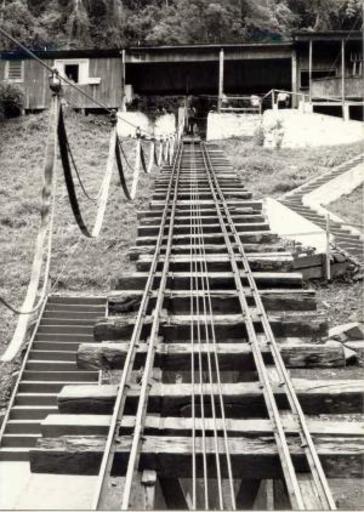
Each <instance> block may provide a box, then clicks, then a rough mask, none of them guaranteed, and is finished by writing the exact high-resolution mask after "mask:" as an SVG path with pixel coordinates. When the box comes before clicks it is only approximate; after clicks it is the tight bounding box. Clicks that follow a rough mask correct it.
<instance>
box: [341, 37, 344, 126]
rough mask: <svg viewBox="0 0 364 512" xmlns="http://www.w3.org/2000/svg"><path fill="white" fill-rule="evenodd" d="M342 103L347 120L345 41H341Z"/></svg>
mask: <svg viewBox="0 0 364 512" xmlns="http://www.w3.org/2000/svg"><path fill="white" fill-rule="evenodd" d="M341 102H342V109H343V118H344V119H345V39H342V41H341Z"/></svg>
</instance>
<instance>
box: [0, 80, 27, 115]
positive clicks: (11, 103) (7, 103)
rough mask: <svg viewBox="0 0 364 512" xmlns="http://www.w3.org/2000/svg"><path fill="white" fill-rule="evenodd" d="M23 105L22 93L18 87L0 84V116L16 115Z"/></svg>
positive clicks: (19, 113)
mask: <svg viewBox="0 0 364 512" xmlns="http://www.w3.org/2000/svg"><path fill="white" fill-rule="evenodd" d="M23 107H24V95H23V92H22V91H21V89H19V87H16V86H15V85H11V84H0V117H1V115H2V117H3V118H10V117H18V116H20V115H21V113H22V110H23Z"/></svg>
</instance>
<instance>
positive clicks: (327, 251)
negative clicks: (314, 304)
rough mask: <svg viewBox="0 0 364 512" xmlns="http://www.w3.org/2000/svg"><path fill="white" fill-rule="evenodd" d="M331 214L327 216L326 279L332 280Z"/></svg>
mask: <svg viewBox="0 0 364 512" xmlns="http://www.w3.org/2000/svg"><path fill="white" fill-rule="evenodd" d="M330 264H331V262H330V215H329V214H327V217H326V280H327V281H330V280H331V266H330Z"/></svg>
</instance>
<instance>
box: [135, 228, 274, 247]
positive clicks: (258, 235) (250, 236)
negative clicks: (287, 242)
mask: <svg viewBox="0 0 364 512" xmlns="http://www.w3.org/2000/svg"><path fill="white" fill-rule="evenodd" d="M238 235H239V238H240V240H241V241H242V242H243V243H253V244H254V243H257V244H263V243H269V242H277V241H278V235H277V234H275V233H271V232H270V231H243V232H241V233H238ZM200 238H201V236H200V235H192V236H190V235H189V236H188V240H189V241H191V240H192V243H194V241H195V242H197V243H198V240H200ZM162 240H163V243H166V241H167V237H163V239H162ZM203 240H204V242H205V244H221V243H224V236H223V234H222V233H206V234H204V235H203ZM156 242H157V236H139V237H138V238H137V240H136V245H155V244H156ZM173 243H174V244H175V245H185V244H186V235H173Z"/></svg>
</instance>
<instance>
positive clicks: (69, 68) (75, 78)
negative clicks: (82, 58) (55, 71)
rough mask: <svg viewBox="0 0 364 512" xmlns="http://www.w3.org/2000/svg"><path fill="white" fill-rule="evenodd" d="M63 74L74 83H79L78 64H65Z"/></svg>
mask: <svg viewBox="0 0 364 512" xmlns="http://www.w3.org/2000/svg"><path fill="white" fill-rule="evenodd" d="M64 74H65V75H66V77H67V78H69V79H70V80H72V82H75V84H78V83H79V76H80V66H79V64H65V66H64Z"/></svg>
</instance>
